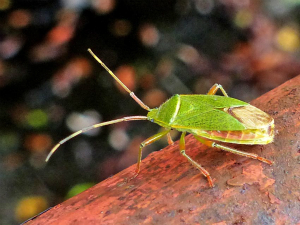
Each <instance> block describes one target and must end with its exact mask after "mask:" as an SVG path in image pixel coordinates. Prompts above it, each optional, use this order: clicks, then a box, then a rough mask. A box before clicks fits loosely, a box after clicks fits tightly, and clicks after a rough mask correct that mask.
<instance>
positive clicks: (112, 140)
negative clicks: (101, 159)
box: [109, 129, 129, 151]
mask: <svg viewBox="0 0 300 225" xmlns="http://www.w3.org/2000/svg"><path fill="white" fill-rule="evenodd" d="M128 142H129V137H128V135H127V133H126V132H125V130H124V129H113V130H112V132H110V134H109V144H110V145H111V146H112V147H113V148H114V149H116V150H118V151H121V150H124V149H125V147H126V146H127V144H128Z"/></svg>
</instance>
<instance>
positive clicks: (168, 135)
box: [167, 133, 174, 145]
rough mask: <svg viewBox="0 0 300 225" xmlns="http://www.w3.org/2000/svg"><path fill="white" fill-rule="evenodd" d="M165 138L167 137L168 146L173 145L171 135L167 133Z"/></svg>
mask: <svg viewBox="0 0 300 225" xmlns="http://www.w3.org/2000/svg"><path fill="white" fill-rule="evenodd" d="M167 137H168V144H169V145H173V144H174V141H173V140H172V137H171V134H170V133H168V134H167Z"/></svg>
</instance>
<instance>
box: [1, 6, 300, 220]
mask: <svg viewBox="0 0 300 225" xmlns="http://www.w3.org/2000/svg"><path fill="white" fill-rule="evenodd" d="M299 15H300V1H299V0H285V1H280V0H274V1H256V0H253V1H251V0H240V1H236V0H143V1H138V0H122V1H117V0H60V1H59V0H55V1H53V0H51V1H50V0H18V1H12V0H1V1H0V16H1V20H0V119H1V120H0V202H1V206H0V224H3V225H5V224H18V223H21V222H23V221H24V220H26V219H28V218H29V217H32V216H34V215H35V214H37V213H39V212H41V211H43V210H45V209H47V208H48V207H51V206H54V205H56V204H58V203H60V202H62V201H63V200H65V199H67V198H69V197H71V196H73V195H75V194H77V193H79V192H80V191H82V190H84V189H86V188H88V187H90V186H92V185H94V184H95V183H98V182H100V181H102V180H103V179H105V178H107V177H109V176H111V175H113V174H115V173H117V172H119V171H120V170H122V169H124V168H127V167H128V166H130V165H132V164H134V163H135V162H136V159H137V151H138V147H139V144H140V142H142V141H143V140H144V139H146V138H147V137H149V136H151V135H153V134H155V133H156V132H158V131H159V130H160V128H159V126H157V125H155V124H152V123H150V122H147V121H134V122H126V123H120V124H115V125H112V126H108V127H103V128H101V129H95V130H93V131H91V132H89V133H87V134H83V135H81V136H78V137H76V138H74V139H72V140H71V141H69V142H67V143H66V144H64V145H62V146H61V147H60V148H59V149H58V151H57V152H56V153H55V154H54V155H53V157H52V158H51V159H50V161H49V162H48V163H45V158H46V156H47V154H48V152H49V151H50V149H51V148H52V147H53V146H54V145H55V143H57V142H58V141H59V140H61V139H62V138H64V137H66V136H67V135H69V134H71V133H72V132H75V131H77V130H79V129H81V128H83V127H86V126H89V125H91V124H94V123H99V122H101V121H108V120H112V119H116V118H120V117H123V116H130V115H146V113H147V112H146V111H145V110H143V109H142V108H140V106H139V105H137V104H136V102H134V101H133V100H132V99H131V98H130V96H129V95H128V94H127V93H126V92H125V91H124V90H122V89H121V88H120V86H118V85H116V83H115V82H114V81H113V79H112V78H111V77H110V76H109V74H108V73H107V72H106V71H105V70H104V69H103V68H102V67H101V66H100V65H99V64H97V62H96V61H95V60H94V59H93V58H92V57H91V55H90V54H89V53H88V52H87V49H88V48H91V49H92V50H93V51H94V52H95V53H96V54H97V55H98V56H99V57H100V58H101V59H102V60H103V61H104V62H105V63H106V65H107V66H108V67H109V68H111V69H112V70H113V71H114V72H115V73H116V75H117V76H118V77H119V78H120V79H121V80H122V81H123V82H124V83H125V84H126V85H127V86H128V87H129V88H130V89H131V90H133V91H134V92H135V93H136V95H137V96H139V97H140V98H141V99H142V100H143V101H144V102H145V103H146V104H147V105H149V106H150V107H151V108H152V107H157V106H159V105H160V104H161V103H163V102H164V101H165V100H166V99H168V98H169V97H170V96H172V95H173V94H176V93H177V94H189V93H195V94H205V93H207V91H208V90H209V88H210V87H211V86H212V85H213V84H214V83H220V84H222V85H223V87H224V88H225V90H227V92H228V94H229V95H230V96H232V97H235V98H239V99H241V100H244V101H251V100H252V99H255V98H256V97H258V96H260V95H262V94H263V93H265V92H267V91H269V90H271V89H273V88H275V87H277V86H278V85H280V84H282V83H283V82H284V81H286V80H288V79H290V78H292V77H294V76H296V75H297V74H299V73H300V61H299V46H300V36H299V32H300V31H299V22H300V16H299ZM173 137H174V139H175V140H176V137H177V134H176V132H175V133H173ZM166 145H167V141H166V140H165V139H163V140H161V141H159V142H157V143H155V144H153V145H151V146H149V147H147V148H145V150H144V156H146V155H147V154H148V153H149V152H151V151H154V150H159V149H161V148H163V147H164V146H166ZM142 166H143V165H142Z"/></svg>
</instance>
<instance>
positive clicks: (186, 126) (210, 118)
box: [46, 49, 274, 187]
mask: <svg viewBox="0 0 300 225" xmlns="http://www.w3.org/2000/svg"><path fill="white" fill-rule="evenodd" d="M88 51H89V52H90V53H91V54H92V56H93V57H94V58H95V59H96V60H97V61H98V62H99V63H100V64H101V65H102V66H103V67H104V68H105V69H106V70H107V71H108V72H109V74H110V75H111V76H112V77H113V78H114V79H115V80H116V81H117V82H118V83H119V84H120V85H121V86H122V87H123V88H124V89H125V90H126V91H127V92H128V93H129V94H130V96H131V97H132V98H133V99H134V100H135V101H136V102H137V103H138V104H139V105H140V106H141V107H142V108H144V109H146V110H148V111H149V112H148V114H147V116H129V117H123V118H121V119H116V120H111V121H108V122H104V123H99V124H95V125H92V126H90V127H87V128H84V129H82V130H79V131H77V132H75V133H73V134H71V135H70V136H68V137H66V138H65V139H63V140H61V141H60V142H59V143H58V144H57V145H56V146H55V147H54V148H53V149H52V150H51V152H50V153H49V155H48V156H47V159H46V161H48V160H49V158H50V157H51V155H52V154H53V153H54V152H55V151H56V149H57V148H58V147H59V146H60V145H62V144H63V143H65V142H66V141H68V140H70V139H72V138H73V137H75V136H77V135H79V134H81V133H83V132H85V131H88V130H91V129H94V128H97V127H101V126H106V125H110V124H115V123H119V122H123V121H132V120H150V121H151V122H154V123H156V124H158V125H160V126H162V127H164V128H165V130H164V131H162V132H160V133H157V134H155V135H153V136H152V137H150V138H148V139H146V140H145V141H143V142H142V143H141V146H140V149H139V154H138V162H137V168H136V171H135V172H136V173H135V176H137V175H138V174H139V172H140V164H141V159H142V149H143V148H144V147H145V146H147V145H149V144H151V143H153V142H155V141H157V140H159V139H160V138H162V137H164V136H166V135H167V136H168V141H169V144H172V143H173V141H172V140H171V138H170V135H169V132H170V131H171V129H176V130H178V131H180V132H182V135H181V137H180V140H179V150H180V153H181V154H182V155H183V156H184V157H185V158H186V159H187V160H188V161H189V162H190V163H192V164H193V165H194V166H195V167H196V168H198V169H199V170H200V171H201V173H202V174H203V175H204V176H205V177H206V178H207V180H208V183H209V186H210V187H213V181H212V179H211V176H210V175H209V173H208V172H207V171H206V170H205V169H204V168H203V167H202V166H201V165H200V164H198V163H197V162H195V161H194V160H193V159H191V158H190V157H189V156H188V155H187V154H186V153H185V139H184V138H185V135H186V133H191V134H193V136H194V137H195V138H196V139H197V140H198V141H200V142H201V143H203V144H205V145H207V146H209V147H215V148H219V149H222V150H225V151H228V152H232V153H235V154H238V155H242V156H246V157H249V158H253V159H257V160H260V161H262V162H265V163H268V164H270V165H271V164H272V161H270V160H268V159H265V158H262V157H260V156H258V155H256V154H253V153H247V152H243V151H239V150H237V149H234V148H230V147H227V146H224V145H221V144H218V143H216V142H214V141H220V142H227V143H237V144H248V145H254V144H268V143H270V142H272V141H273V139H274V120H273V118H272V117H271V116H269V115H268V114H267V113H265V112H263V111H261V110H260V109H258V108H256V107H254V106H252V105H250V104H249V103H246V102H243V101H240V100H238V99H234V98H230V97H228V95H227V93H226V91H225V90H224V89H223V87H222V86H221V85H219V84H215V85H214V86H212V88H211V89H210V90H209V92H208V93H207V95H174V96H173V97H171V98H170V99H169V100H167V101H166V102H165V103H163V104H162V105H161V106H160V107H158V108H154V109H150V108H149V107H148V106H147V105H145V104H144V103H143V102H142V101H141V100H140V99H139V98H138V97H136V96H135V94H134V93H133V92H131V91H130V90H129V89H128V88H127V87H126V86H125V85H124V84H123V83H122V82H121V81H120V80H119V79H118V78H117V77H116V76H115V75H114V74H113V72H112V71H111V70H110V69H108V68H107V67H106V65H105V64H104V63H103V62H102V61H101V60H100V59H99V58H98V57H97V56H96V55H95V54H94V53H93V52H92V51H91V50H90V49H89V50H88ZM218 89H220V90H221V91H222V93H223V95H224V96H217V95H215V93H216V92H217V90H218Z"/></svg>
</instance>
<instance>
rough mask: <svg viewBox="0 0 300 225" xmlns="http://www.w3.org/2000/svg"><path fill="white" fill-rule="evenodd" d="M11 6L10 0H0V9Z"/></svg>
mask: <svg viewBox="0 0 300 225" xmlns="http://www.w3.org/2000/svg"><path fill="white" fill-rule="evenodd" d="M10 6H11V1H10V0H0V10H7V9H9V8H10Z"/></svg>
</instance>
